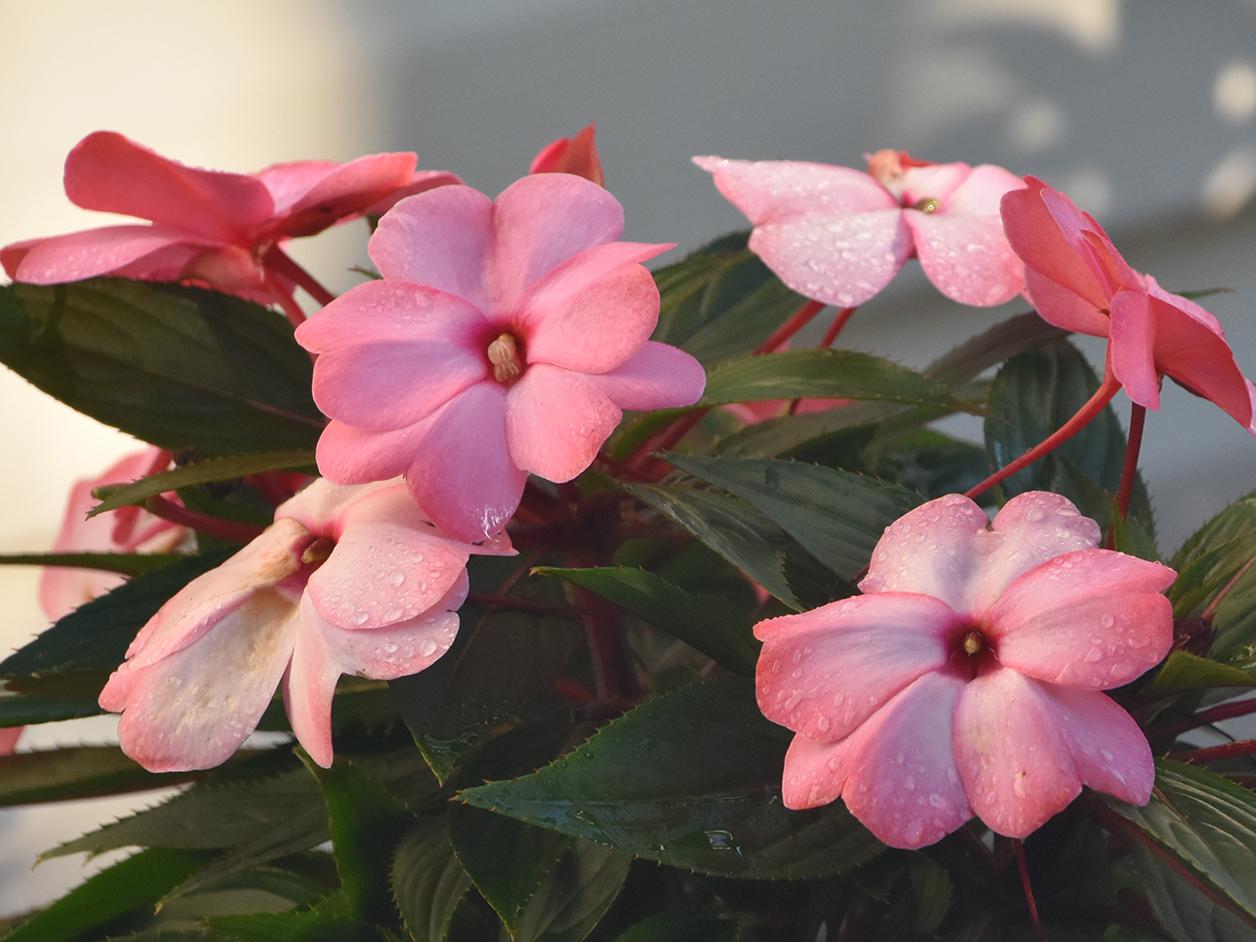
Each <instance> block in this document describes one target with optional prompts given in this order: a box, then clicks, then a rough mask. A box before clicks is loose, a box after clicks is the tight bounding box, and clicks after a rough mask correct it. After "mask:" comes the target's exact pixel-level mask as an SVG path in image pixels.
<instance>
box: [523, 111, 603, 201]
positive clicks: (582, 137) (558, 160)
mask: <svg viewBox="0 0 1256 942" xmlns="http://www.w3.org/2000/svg"><path fill="white" fill-rule="evenodd" d="M596 134H597V128H596V126H594V125H592V124H589V125H586V126H585V127H583V128H581V129H580V131H579V132H578V133H577V134H574V135H572V136H571V137H560V138H559V139H558V140H556V141H551V142H550V143H549V144H547V145H545V147H543V148H541V150H540V152H539V153H538V154H537V155H536V157H534V158H533V159H532V166H531V168H529V169H530V171H531V172H532V173H574V174H575V175H576V176H578V177H584V178H585V179H586V180H592V181H593V182H594V183H596V184H597V185H598V186H603V185H605V183H606V177H605V175H604V174H603V173H602V160H601V158H600V157H599V156H598V152H597V143H596V141H595V140H594V138H595V136H596Z"/></svg>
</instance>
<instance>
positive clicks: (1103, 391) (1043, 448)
mask: <svg viewBox="0 0 1256 942" xmlns="http://www.w3.org/2000/svg"><path fill="white" fill-rule="evenodd" d="M1120 389H1121V384H1120V382H1119V381H1118V380H1117V378H1116V377H1115V376H1113V375H1112V371H1111V370H1109V371H1108V372H1107V373H1105V374H1104V377H1103V383H1102V384H1100V386H1099V388H1098V389H1096V390H1095V394H1094V395H1093V396H1091V397H1090V399H1089V400H1087V401H1086V403H1085V404H1084V405H1083V406H1082V407H1081V408H1080V409H1078V410H1077V413H1076V414H1075V415H1074V416H1073V417H1072V418H1071V419H1069V420H1068V421H1067V422H1065V423H1064V424H1063V425H1061V426H1060V427H1059V428H1058V429H1056V430H1055V431H1054V432H1052V433H1051V434H1050V435H1048V436H1047V437H1046V438H1045V439H1043V440H1042V441H1041V442H1039V443H1038V444H1037V445H1035V446H1034V447H1033V448H1031V449H1029V451H1027V452H1025V453H1024V454H1023V455H1021V456H1020V457H1019V458H1017V459H1016V460H1015V461H1013V462H1011V463H1010V464H1008V465H1006V466H1004V467H1002V468H1000V469H999V470H998V471H996V472H994V474H992V475H990V476H989V477H988V478H986V479H985V480H984V481H982V482H981V483H980V484H977V485H976V486H974V487H970V488H969V489H968V490H967V491H965V492H964V496H965V497H968V498H973V497H976V496H977V495H979V494H984V493H985V492H986V491H988V490H990V488H992V487H994V486H995V485H996V484H999V483H1001V482H1003V481H1005V480H1007V479H1008V478H1010V477H1011V476H1012V475H1013V474H1015V473H1016V472H1017V471H1019V470H1021V469H1022V468H1025V467H1027V466H1029V465H1031V464H1033V463H1034V462H1035V461H1037V460H1038V459H1039V458H1041V457H1042V456H1043V455H1047V454H1050V453H1051V452H1053V451H1055V450H1056V449H1057V448H1059V447H1060V446H1061V445H1063V444H1064V443H1065V442H1066V441H1068V440H1069V439H1070V438H1072V437H1073V436H1074V435H1076V434H1077V433H1078V432H1080V431H1081V430H1082V429H1084V428H1085V427H1086V426H1087V425H1088V424H1089V423H1090V422H1091V420H1093V419H1094V418H1095V416H1097V415H1099V413H1101V412H1102V411H1103V410H1104V408H1105V407H1106V406H1107V404H1108V403H1109V402H1111V401H1112V398H1113V397H1114V396H1115V395H1116V394H1117V393H1118V392H1119V391H1120Z"/></svg>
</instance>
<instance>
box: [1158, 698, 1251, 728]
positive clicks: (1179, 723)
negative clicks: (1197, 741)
mask: <svg viewBox="0 0 1256 942" xmlns="http://www.w3.org/2000/svg"><path fill="white" fill-rule="evenodd" d="M1252 713H1256V699H1251V700H1235V701H1234V702H1233V703H1223V704H1221V705H1220V706H1215V707H1212V708H1211V709H1208V710H1201V711H1200V712H1198V713H1196V714H1195V715H1194V716H1188V717H1186V718H1184V719H1181V720H1176V721H1174V722H1172V723H1165V724H1164V726H1161V727H1157V729H1156V732H1157V733H1158V734H1161V735H1164V736H1179V735H1181V734H1182V733H1185V732H1186V731H1187V730H1192V729H1197V728H1199V727H1200V726H1211V725H1212V724H1213V723H1220V722H1221V721H1222V720H1232V719H1234V718H1235V717H1239V716H1248V715H1250V714H1252Z"/></svg>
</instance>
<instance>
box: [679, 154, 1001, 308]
mask: <svg viewBox="0 0 1256 942" xmlns="http://www.w3.org/2000/svg"><path fill="white" fill-rule="evenodd" d="M693 160H694V163H696V164H697V165H698V166H699V167H701V168H702V169H704V170H707V171H709V172H710V173H711V174H713V175H714V177H715V185H716V187H717V188H718V189H719V191H720V192H721V193H722V194H724V197H725V198H726V199H728V201H729V202H731V203H732V204H733V205H734V206H736V207H737V208H738V209H740V210H741V211H742V212H743V213H745V214H746V216H747V218H749V220H750V222H751V223H753V224H754V231H753V232H751V234H750V249H751V250H752V251H753V252H754V253H755V254H757V255H758V256H759V257H760V258H762V259H763V261H764V263H766V264H767V266H768V267H769V268H771V269H772V271H774V272H775V273H776V275H777V277H779V278H780V279H781V281H783V282H785V284H787V285H788V286H789V287H790V288H792V289H793V290H795V291H797V292H798V293H799V294H802V295H805V296H806V297H808V298H813V299H814V300H816V301H822V302H824V303H825V304H833V305H836V306H838V307H843V308H845V307H856V306H857V305H860V304H863V303H864V302H865V301H867V300H868V299H869V298H871V297H872V296H873V295H875V294H877V293H878V292H879V291H880V290H881V289H882V288H884V287H885V286H886V285H887V284H889V283H890V280H891V279H892V278H893V277H894V276H895V275H896V274H897V273H898V271H899V269H900V268H902V267H903V265H904V263H905V262H906V261H907V260H908V259H909V258H911V257H912V256H913V255H914V256H916V257H917V258H919V259H920V265H921V267H922V268H924V271H925V274H926V275H927V276H928V278H929V280H930V281H932V282H933V284H934V285H935V286H936V287H937V289H938V290H939V291H941V292H942V293H943V294H944V295H946V296H947V297H948V298H952V299H953V300H956V301H959V302H960V303H961V304H973V305H979V306H989V305H994V304H1002V303H1003V302H1005V301H1008V300H1010V299H1011V298H1013V297H1015V296H1016V295H1017V293H1019V292H1020V290H1021V285H1022V279H1021V264H1020V261H1019V260H1018V259H1017V258H1016V256H1015V254H1014V253H1013V252H1012V249H1011V247H1010V246H1009V245H1008V244H1007V239H1006V238H1005V237H1004V235H1003V225H1002V223H1001V222H1000V220H999V199H1000V197H1002V196H1003V194H1004V193H1006V192H1007V191H1008V190H1011V189H1014V188H1016V187H1019V186H1023V185H1024V184H1023V183H1022V181H1021V179H1020V178H1019V177H1017V176H1014V175H1013V174H1011V173H1009V172H1008V171H1006V170H1004V169H1003V168H1002V167H995V166H992V165H990V164H983V165H981V166H979V167H970V166H968V164H962V163H953V164H929V163H924V162H922V161H918V160H913V159H912V158H910V157H909V156H908V155H907V154H906V153H904V152H902V151H878V152H877V153H875V154H872V155H871V156H870V157H869V158H868V163H869V169H870V170H871V171H872V172H871V173H864V172H863V171H861V170H854V169H851V168H850V167H834V166H831V165H829V164H817V163H804V162H802V161H796V160H760V161H749V160H725V159H724V158H722V157H695V158H694V159H693Z"/></svg>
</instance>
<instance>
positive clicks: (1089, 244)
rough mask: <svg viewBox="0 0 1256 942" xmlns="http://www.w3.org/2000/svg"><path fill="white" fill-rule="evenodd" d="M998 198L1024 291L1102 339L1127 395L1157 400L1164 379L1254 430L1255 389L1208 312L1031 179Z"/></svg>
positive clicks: (1144, 401) (1049, 315)
mask: <svg viewBox="0 0 1256 942" xmlns="http://www.w3.org/2000/svg"><path fill="white" fill-rule="evenodd" d="M1025 181H1026V184H1027V187H1026V188H1025V189H1023V190H1018V191H1016V192H1013V193H1008V194H1007V196H1005V197H1004V198H1003V223H1004V226H1005V227H1006V229H1007V236H1008V239H1009V240H1010V242H1011V244H1012V247H1013V248H1014V249H1015V250H1016V253H1017V254H1018V255H1019V256H1020V257H1021V258H1022V259H1023V260H1024V262H1025V288H1026V293H1027V294H1028V295H1029V297H1030V300H1031V301H1032V302H1033V304H1034V306H1035V307H1036V308H1037V309H1038V313H1039V314H1041V315H1042V317H1043V319H1044V320H1046V321H1048V322H1049V323H1051V324H1054V325H1055V326H1056V327H1060V328H1063V329H1064V330H1073V331H1077V332H1078V333H1083V334H1090V335H1091V336H1094V337H1107V338H1108V352H1109V356H1110V363H1111V369H1112V372H1113V374H1114V375H1115V377H1116V379H1117V380H1118V381H1119V382H1120V383H1121V385H1122V386H1124V387H1125V391H1126V393H1128V394H1129V397H1130V398H1131V399H1132V400H1134V402H1136V403H1138V404H1139V405H1141V406H1145V407H1146V408H1148V409H1157V408H1159V406H1160V377H1161V376H1162V375H1163V376H1169V377H1170V378H1172V379H1173V380H1174V381H1176V382H1177V383H1178V384H1179V385H1181V386H1182V387H1184V388H1185V389H1187V390H1188V391H1189V392H1193V393H1195V394H1196V395H1197V396H1202V397H1203V398H1205V399H1208V400H1210V401H1212V402H1213V403H1215V404H1216V405H1218V406H1219V407H1221V409H1223V410H1224V411H1225V412H1227V413H1229V414H1230V415H1231V416H1233V417H1234V418H1235V419H1236V420H1237V421H1238V423H1239V424H1240V425H1242V426H1243V427H1244V428H1246V429H1247V430H1248V431H1250V432H1252V433H1253V434H1256V421H1254V419H1256V386H1253V384H1252V382H1251V381H1250V380H1248V379H1246V378H1245V377H1244V376H1243V374H1242V372H1241V371H1240V370H1239V367H1238V364H1237V363H1235V362H1234V352H1233V351H1232V350H1231V349H1230V345H1229V344H1228V343H1227V342H1226V339H1225V333H1224V332H1223V331H1222V329H1221V325H1220V324H1218V323H1217V319H1216V318H1215V317H1213V316H1212V315H1211V314H1209V313H1208V312H1207V311H1205V310H1204V309H1203V308H1202V307H1200V306H1199V305H1198V304H1196V303H1195V302H1193V301H1190V300H1188V299H1186V298H1184V297H1182V296H1181V295H1177V294H1171V293H1170V292H1168V291H1165V290H1164V289H1163V288H1161V287H1160V285H1159V284H1157V282H1156V280H1155V279H1154V278H1152V277H1151V276H1150V275H1144V274H1141V273H1139V272H1136V271H1134V269H1132V268H1130V267H1129V265H1128V264H1127V263H1126V261H1125V259H1124V258H1122V257H1121V253H1120V252H1118V251H1117V250H1116V247H1115V246H1114V245H1113V244H1112V240H1111V239H1109V238H1108V234H1107V233H1106V232H1104V231H1103V227H1102V226H1100V225H1099V223H1097V222H1095V220H1094V219H1093V218H1092V217H1091V216H1090V215H1088V214H1087V213H1083V212H1082V211H1081V210H1079V209H1078V208H1077V207H1076V206H1075V205H1074V204H1073V201H1072V200H1070V199H1069V198H1068V197H1067V196H1066V195H1064V194H1063V193H1061V192H1059V191H1058V190H1053V189H1052V188H1051V187H1049V186H1047V185H1046V184H1044V183H1043V182H1042V181H1041V180H1036V179H1034V178H1033V177H1026V178H1025Z"/></svg>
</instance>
